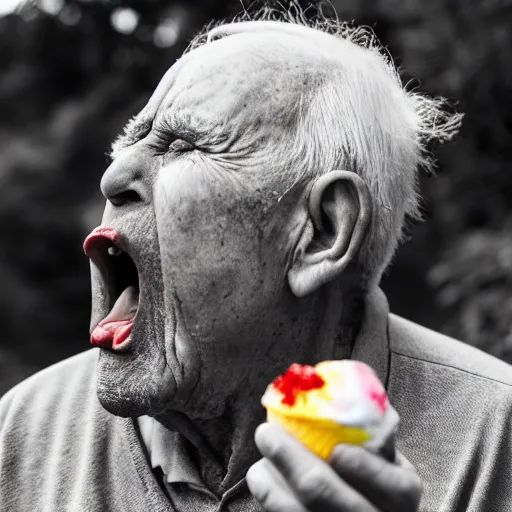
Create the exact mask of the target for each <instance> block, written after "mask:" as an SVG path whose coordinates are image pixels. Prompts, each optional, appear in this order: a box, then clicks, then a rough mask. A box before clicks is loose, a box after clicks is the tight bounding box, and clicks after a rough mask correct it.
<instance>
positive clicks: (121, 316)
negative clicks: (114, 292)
mask: <svg viewBox="0 0 512 512" xmlns="http://www.w3.org/2000/svg"><path fill="white" fill-rule="evenodd" d="M137 306H138V290H137V288H136V287H135V286H128V288H126V289H125V290H124V292H123V293H121V295H120V296H119V298H118V299H117V301H116V303H115V304H114V307H113V308H112V311H111V312H110V313H109V314H108V315H107V316H106V317H105V318H104V319H103V320H102V321H101V322H100V323H99V324H98V325H97V326H96V328H95V329H94V330H93V331H92V333H91V343H92V344H93V345H96V346H99V347H108V348H113V349H116V348H118V349H119V348H121V347H120V345H121V344H122V343H123V342H124V341H125V340H126V339H127V338H128V336H129V335H130V333H131V332H132V326H133V317H134V316H135V313H136V312H137Z"/></svg>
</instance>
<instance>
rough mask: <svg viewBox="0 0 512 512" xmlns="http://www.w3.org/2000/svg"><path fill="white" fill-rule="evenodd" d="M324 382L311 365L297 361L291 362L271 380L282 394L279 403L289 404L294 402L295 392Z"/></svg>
mask: <svg viewBox="0 0 512 512" xmlns="http://www.w3.org/2000/svg"><path fill="white" fill-rule="evenodd" d="M324 384H325V381H324V379H322V377H321V376H320V375H319V374H318V373H317V372H316V370H315V368H314V367H313V366H308V365H301V364H298V363H294V364H292V365H291V366H290V368H288V370H286V372H285V373H284V374H283V375H281V376H280V377H278V378H277V379H276V380H275V381H274V382H273V385H274V388H275V389H277V390H278V391H279V392H280V393H281V394H282V395H283V398H282V399H281V403H283V404H285V405H290V406H292V405H294V404H295V402H296V399H297V394H298V393H300V392H301V391H310V390H311V389H319V388H322V387H323V386H324Z"/></svg>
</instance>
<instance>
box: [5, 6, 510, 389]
mask: <svg viewBox="0 0 512 512" xmlns="http://www.w3.org/2000/svg"><path fill="white" fill-rule="evenodd" d="M244 1H245V5H244V4H242V3H241V1H240V0H232V1H229V0H228V1H221V0H181V1H174V0H129V1H128V0H127V1H123V2H121V1H114V0H111V1H107V0H37V1H29V2H28V3H25V4H23V5H22V4H21V3H20V0H0V183H1V187H2V188H1V190H2V200H1V201H0V239H1V242H0V285H1V286H0V322H1V325H2V337H1V339H0V394H1V393H2V392H4V391H5V390H6V389H8V388H9V387H10V386H12V385H13V384H15V383H16V382H18V381H20V380H21V379H23V378H24V377H26V376H28V375H30V374H31V373H33V372H34V371H36V370H38V369H40V368H43V367H45V366H47V365H49V364H51V363H53V362H55V361H58V360H60V359H63V358H65V357H67V356H70V355H72V354H74V353H76V352H79V351H82V350H85V349H87V348H88V347H89V345H88V334H87V333H88V322H89V307H90V290H89V266H88V261H87V259H86V258H85V256H84V255H83V253H82V249H81V246H82V241H83V239H84V238H85V236H86V234H87V233H88V232H89V231H90V230H91V229H92V228H93V227H94V226H96V225H97V224H98V223H99V220H100V217H101V211H102V208H103V198H102V197H101V195H100V193H99V181H100V177H101V175H102V173H103V171H104V170H105V167H106V157H105V153H106V151H107V150H108V147H109V143H110V141H111V140H112V139H113V138H114V137H115V135H116V134H117V133H118V132H119V131H120V130H121V129H122V127H123V125H124V123H125V122H126V121H127V120H128V118H129V117H130V116H131V115H133V114H135V113H136V112H137V111H138V110H139V109H140V108H141V107H142V106H143V105H144V103H145V102H146V100H147V99H148V98H149V96H150V94H151V92H152V90H153V88H154V87H155V86H156V84H157V83H158V81H159V79H160V77H161V76H162V75H163V73H164V72H165V71H166V70H167V68H168V67H169V66H170V65H172V63H173V62H174V61H175V59H176V58H178V56H179V55H180V54H181V52H182V51H183V49H184V48H185V47H186V46H187V44H188V42H189V41H190V39H191V37H192V36H193V35H194V34H195V33H196V32H197V31H198V30H199V29H200V28H201V26H202V25H203V24H204V23H206V22H208V21H209V20H210V19H212V18H223V17H226V16H229V15H232V14H236V13H238V12H239V11H241V10H242V7H248V5H247V0H244ZM283 3H284V4H286V1H285V0H283ZM302 3H303V4H304V3H305V2H302ZM331 3H332V6H333V7H334V8H335V9H336V10H337V12H338V14H339V16H340V18H342V19H347V20H352V19H354V20H356V22H358V23H361V24H366V25H369V26H371V27H373V29H374V30H375V32H376V34H377V36H378V37H379V38H380V39H381V41H382V42H383V43H384V44H385V45H386V46H387V47H388V48H389V50H390V52H391V54H392V55H393V56H394V57H395V59H396V62H397V64H398V65H399V66H400V68H402V69H403V76H404V80H406V81H409V80H410V79H413V78H414V79H415V81H414V82H413V83H414V86H418V87H419V88H420V89H421V90H423V91H425V92H427V93H430V94H434V95H443V96H447V97H449V98H453V99H455V100H457V101H458V109H459V110H460V111H462V112H464V113H465V114H466V117H465V120H464V124H463V129H462V132H461V135H460V136H459V138H458V139H457V141H456V142H454V143H450V144H447V145H446V146H442V147H441V148H439V149H438V151H437V155H438V160H439V164H438V168H437V173H436V174H437V175H436V176H433V177H428V176H422V178H421V192H422V195H423V197H424V216H425V220H426V222H424V223H421V224H418V225H416V226H414V227H413V228H412V229H411V238H410V240H409V241H408V242H407V243H405V244H404V245H403V247H402V248H401V250H400V251H399V253H398V255H397V256H396V258H395V262H394V265H393V266H392V269H391V271H389V272H388V274H387V275H386V277H385V279H384V282H383V288H384V289H385V291H386V293H387V294H388V297H389V300H390V304H391V308H392V310H393V311H394V312H396V313H398V314H401V315H403V316H405V317H407V318H410V319H412V320H414V321H417V322H419V323H421V324H423V325H426V326H428V327H431V328H433V329H435V330H440V331H442V332H445V333H447V334H449V335H452V336H454V337H457V338H460V339H462V340H465V341H467V342H468V343H472V344H474V345H476V346H478V347H480V348H482V349H483V350H486V351H489V352H491V353H492V354H494V355H497V356H498V357H501V358H504V359H505V360H507V361H509V362H512V236H511V233H512V200H511V198H512V173H511V171H510V169H509V162H510V157H511V153H512V133H511V132H512V130H511V128H512V110H511V108H510V107H509V101H508V100H509V98H510V97H511V95H512V71H511V65H512V35H511V32H512V31H511V30H510V29H511V28H512V3H511V2H510V0H430V1H429V2H424V1H423V0H331Z"/></svg>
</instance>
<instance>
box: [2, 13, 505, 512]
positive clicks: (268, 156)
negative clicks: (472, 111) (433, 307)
mask: <svg viewBox="0 0 512 512" xmlns="http://www.w3.org/2000/svg"><path fill="white" fill-rule="evenodd" d="M265 13H267V14H268V12H267V11H264V13H263V15H262V16H260V18H263V19H257V20H253V21H243V22H238V23H233V24H228V25H222V26H219V27H217V28H215V29H212V30H211V31H210V32H209V33H208V34H207V35H206V36H202V37H199V38H198V39H197V40H196V41H195V43H194V44H193V49H192V51H190V52H188V53H186V55H184V56H183V57H182V58H181V59H180V60H179V61H178V62H177V63H176V64H175V65H173V66H172V67H171V68H170V70H169V71H168V73H167V74H166V75H165V77H164V78H163V80H162V81H161V82H160V84H159V86H158V87H157V89H156V91H155V93H154V94H153V96H152V97H151V99H150V100H149V103H148V104H147V106H146V107H145V108H144V110H143V111H142V112H141V113H140V114H139V115H138V116H137V117H136V118H135V119H134V120H133V121H132V122H131V123H130V124H129V125H128V127H127V128H126V131H125V134H124V135H123V136H122V137H121V138H120V139H119V140H118V141H117V142H116V143H115V144H114V148H113V161H112V164H111V165H110V167H109V168H108V169H107V171H106V172H105V175H104V176H103V179H102V182H101V189H102V192H103V194H104V195H105V197H106V199H107V205H106V209H105V213H104V217H103V221H102V225H101V226H100V227H99V228H97V229H96V230H94V231H93V233H91V235H90V236H89V237H88V238H87V240H86V242H85V250H86V253H87V254H88V256H89V257H90V258H91V263H92V287H93V308H92V334H91V341H92V343H93V344H94V345H96V346H97V347H99V348H94V349H93V350H90V351H87V352H85V353H83V354H80V355H78V356H75V357H73V358H71V359H69V360H66V361H63V362H62V363H59V364H57V365H55V366H53V367H51V368H49V369H47V370H44V371H42V372H40V373H39V374H37V375H35V376H33V377H32V378H30V379H28V380H27V381H25V382H23V383H22V384H21V385H19V386H17V387H16V388H15V389H13V390H12V391H11V392H10V393H8V394H7V395H6V396H5V397H4V398H3V399H2V401H1V406H0V427H1V445H0V508H1V509H2V510H6V511H28V510H30V511H42V510H44V511H51V512H54V511H98V512H99V511H124V512H130V511H144V510H151V511H179V512H184V511H196V512H201V511H213V510H219V511H220V510H230V511H257V510H266V511H299V512H300V511H302V512H304V511H322V512H323V511H326V512H328V511H338V512H345V511H359V512H363V511H364V512H376V511H386V512H398V511H416V510H423V511H453V512H455V511H463V510H464V511H473V512H476V511H493V512H499V511H505V510H511V508H512V490H511V489H512V486H510V482H509V478H510V476H509V475H510V465H511V464H510V461H511V456H512V452H511V449H512V446H511V437H510V428H509V427H510V420H511V411H512V387H511V385H512V372H511V368H510V367H509V366H507V365H506V364H504V363H502V362H500V361H498V360H497V359H494V358H492V357H490V356H487V355H485V354H483V353H481V352H479V351H478V350H475V349H473V348H470V347H468V346H465V345H463V344H462V343H459V342H457V341H455V340H452V339H449V338H447V337H444V336H442V335H439V334H436V333H434V332H431V331H429V330H427V329H425V328H423V327H420V326H418V325H415V324H413V323H411V322H408V321H406V320H404V319H401V318H399V317H397V316H394V315H391V314H389V311H388V306H387V303H386V299H385V297H384V295H383V293H382V292H381V291H380V290H379V288H378V283H379V280H380V278H381V275H382V273H383V271H384V269H385V268H386V267H387V265H388V264H389V261H390V259H391V257H392V254H393V252H394V251H395V249H396V246H397V243H398V240H399V237H400V234H401V232H402V229H403V226H404V221H405V219H406V217H408V216H409V217H410V216H416V215H417V210H418V206H417V204H418V198H417V195H416V190H415V183H416V174H417V169H418V166H420V165H425V164H426V163H427V162H426V158H425V156H424V155H425V153H424V148H423V143H424V142H425V141H426V140H427V139H428V138H430V137H438V138H444V139H448V138H450V137H451V136H452V135H453V134H454V132H455V131H456V129H457V127H458V124H459V121H460V118H459V117H450V116H448V115H443V114H442V111H441V109H440V102H439V101H437V102H435V101H432V100H428V99H426V98H424V97H422V96H419V95H417V94H415V93H410V92H407V91H405V90H404V89H403V87H402V86H401V83H400V80H399V79H398V76H397V74H396V73H395V71H394V69H393V68H392V66H391V64H390V63H389V62H388V61H387V59H386V58H385V56H384V55H385V54H384V52H381V51H380V50H379V48H378V47H377V44H376V43H375V42H373V40H372V38H371V36H369V35H367V34H365V33H364V32H362V31H357V30H355V31H353V32H351V31H349V30H348V29H347V27H346V26H345V25H342V24H340V23H337V22H328V21H327V20H325V21H324V22H317V23H314V24H312V26H309V27H308V26H304V24H301V23H285V22H277V21H268V16H266V15H265ZM343 358H353V359H358V360H362V361H364V362H366V363H367V364H369V365H371V366H372V367H373V368H374V370H375V372H376V373H377V374H378V375H379V377H380V378H381V379H382V381H383V382H384V383H385V385H386V388H387V390H388V393H389V396H390V400H391V402H392V403H393V404H394V406H395V408H396V409H397V410H398V412H399V414H400V416H401V423H400V426H399V429H398V433H397V437H396V448H397V449H396V456H394V457H392V461H389V460H386V459H385V458H383V457H382V456H381V455H380V454H376V453H371V452H369V451H367V450H365V449H362V448H356V447H353V446H348V445H347V446H344V445H339V446H338V447H337V448H336V449H335V451H334V453H333V455H332V457H331V459H330V460H329V461H328V462H324V461H322V460H320V459H318V458H316V457H315V456H314V455H313V454H311V453H310V452H308V451H307V450H306V449H305V448H304V447H302V445H300V444H299V443H298V442H297V441H295V440H294V439H293V438H291V437H290V436H288V435H287V434H285V433H284V432H283V431H282V430H281V429H279V428H277V427H275V426H274V425H269V424H263V425H261V426H260V427H258V425H259V424H261V423H263V422H264V419H265V418H264V410H263V408H262V407H261V404H260V398H261V395H262V393H263V391H264V389H265V387H266V385H267V384H268V383H269V382H270V381H271V380H272V379H273V378H274V377H275V376H276V375H278V374H279V373H281V372H282V371H283V370H284V369H285V368H287V366H288V365H289V364H290V363H292V362H299V363H308V364H315V363H317V362H319V361H322V360H327V359H343ZM257 427H258V428H257ZM255 431H256V434H255ZM262 455H263V458H261V456H262ZM421 489H422V492H421ZM420 492H421V503H420Z"/></svg>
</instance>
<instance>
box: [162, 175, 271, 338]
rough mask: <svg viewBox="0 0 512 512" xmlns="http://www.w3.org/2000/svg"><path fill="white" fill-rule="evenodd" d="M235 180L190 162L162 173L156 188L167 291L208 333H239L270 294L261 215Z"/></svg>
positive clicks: (190, 322) (195, 331)
mask: <svg viewBox="0 0 512 512" xmlns="http://www.w3.org/2000/svg"><path fill="white" fill-rule="evenodd" d="M230 185H232V184H230V183H220V182H219V180H218V179H217V178H215V179H214V178H213V177H211V176H207V175H205V173H201V172H199V171H198V170H197V169H188V170H187V171H185V170H179V171H177V172H174V173H172V174H171V173H165V174H164V173H162V176H161V177H159V180H158V182H157V184H156V188H155V208H156V216H157V225H158V235H159V243H160V251H161V258H162V273H163V278H164V286H165V289H166V293H170V292H171V291H172V293H175V294H176V295H177V298H178V301H179V304H180V306H181V310H182V314H183V318H184V320H185V322H186V324H187V329H188V331H189V332H190V334H192V335H193V336H197V337H200V338H202V339H219V336H225V335H227V334H229V332H233V333H236V332H240V328H241V326H243V325H244V324H246V323H247V316H248V313H249V312H251V313H254V312H256V311H258V310H261V309H262V308H263V307H264V303H265V299H264V297H265V295H267V294H266V293H264V284H265V277H264V276H265V275H266V267H267V265H266V262H265V261H264V258H263V257H262V255H263V253H264V252H265V251H262V243H263V241H262V234H261V218H260V219H258V213H257V208H256V207H253V208H248V207H247V206H248V205H247V203H246V202H245V201H244V200H243V197H241V192H240V189H239V187H238V188H237V187H235V189H237V190H238V193H237V192H235V190H234V187H233V186H230ZM266 307H268V304H267V305H266Z"/></svg>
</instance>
